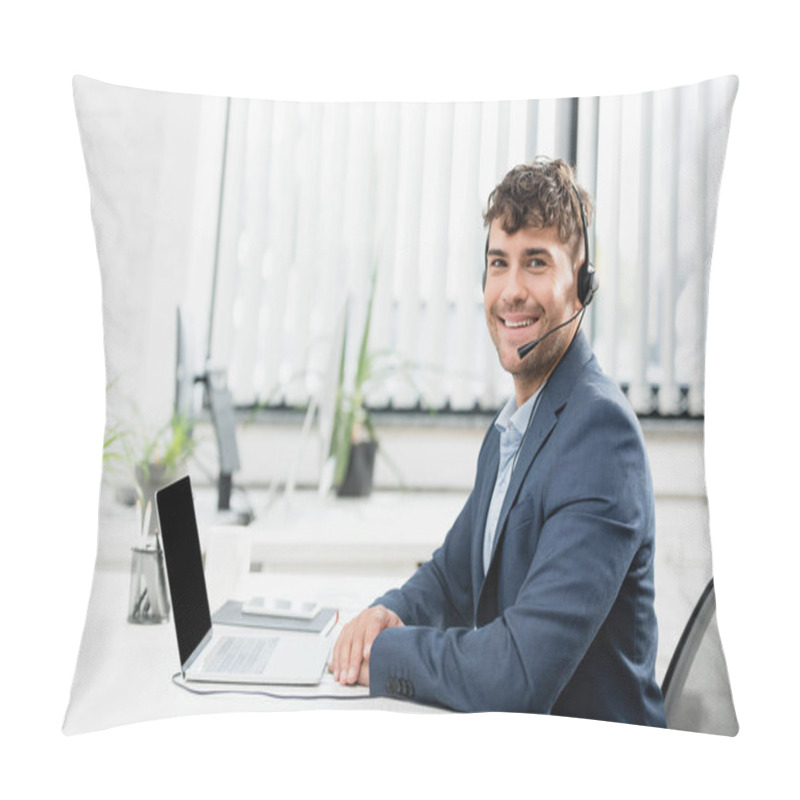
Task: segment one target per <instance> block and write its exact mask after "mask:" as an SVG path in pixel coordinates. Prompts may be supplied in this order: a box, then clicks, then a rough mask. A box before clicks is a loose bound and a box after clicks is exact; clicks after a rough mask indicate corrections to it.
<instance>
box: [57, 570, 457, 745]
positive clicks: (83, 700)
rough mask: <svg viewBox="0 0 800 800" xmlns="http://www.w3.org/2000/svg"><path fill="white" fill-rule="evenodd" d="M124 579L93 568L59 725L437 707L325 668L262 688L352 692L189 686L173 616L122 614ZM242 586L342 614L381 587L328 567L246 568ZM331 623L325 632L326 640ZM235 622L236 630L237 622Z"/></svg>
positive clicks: (74, 727)
mask: <svg viewBox="0 0 800 800" xmlns="http://www.w3.org/2000/svg"><path fill="white" fill-rule="evenodd" d="M128 581H129V574H128V573H127V572H123V571H120V570H108V569H100V570H98V571H97V572H96V573H95V580H94V584H93V587H92V597H91V601H90V604H89V612H88V614H87V620H86V628H85V631H84V636H83V640H82V642H81V649H80V653H79V656H78V667H77V670H76V679H75V683H74V684H73V690H72V697H71V703H70V711H69V714H68V720H67V724H66V725H65V727H64V730H65V732H66V733H85V732H88V731H93V730H102V729H105V728H110V727H113V726H116V725H122V724H126V723H132V722H140V721H146V720H153V719H162V718H166V717H173V716H178V715H187V714H206V713H222V712H231V711H287V710H300V709H329V710H347V709H351V710H352V709H366V708H369V709H380V710H390V709H391V710H397V711H404V712H409V713H441V712H439V711H438V710H437V709H432V708H427V707H424V706H419V705H416V704H413V703H408V702H403V701H400V700H392V699H388V698H370V697H369V696H368V690H366V689H365V688H363V687H342V686H339V685H338V684H337V683H335V682H334V680H333V676H332V675H330V674H329V673H327V672H326V673H325V676H324V678H323V681H322V683H321V684H320V685H319V686H317V687H291V686H287V687H283V686H273V687H263V690H264V691H267V692H274V693H275V694H281V693H282V694H286V695H309V696H314V695H337V696H342V697H348V698H351V699H349V700H344V701H342V700H335V699H324V698H319V699H315V700H290V699H274V698H268V697H263V696H259V695H252V694H251V695H248V694H246V693H245V692H247V689H244V690H243V692H242V693H237V694H224V695H211V696H198V695H194V694H191V693H190V692H188V691H186V690H184V689H182V688H180V687H179V686H176V685H174V684H173V682H172V679H171V676H172V675H173V674H175V673H176V672H178V671H179V669H180V663H179V659H178V646H177V642H176V638H175V630H174V626H173V622H172V620H171V619H170V621H169V622H168V623H166V624H163V625H157V626H143V625H132V624H130V623H128V622H126V614H127V599H128ZM244 586H245V592H249V593H252V594H281V595H296V596H300V597H308V598H312V599H316V600H318V601H319V602H323V603H326V604H333V605H336V606H337V607H338V608H339V609H340V617H341V620H343V621H346V619H349V618H350V617H352V616H353V615H354V614H356V613H358V611H360V610H361V608H363V607H364V605H366V604H367V603H368V602H369V601H370V600H371V599H372V598H374V597H375V596H376V595H377V594H379V593H380V592H382V591H383V590H384V589H385V588H387V585H386V580H385V579H381V578H379V577H376V576H372V577H369V576H363V575H356V576H347V575H339V576H332V575H328V576H325V579H324V581H321V580H320V576H318V575H317V576H312V575H290V574H286V573H282V574H279V575H270V574H269V573H259V574H255V573H254V574H251V575H249V576H247V578H246V580H245V583H244ZM239 599H240V598H239ZM212 610H215V606H212ZM340 625H341V621H340ZM338 628H339V626H337V628H335V629H334V630H333V631H332V632H331V634H330V635H329V638H330V640H331V644H333V642H334V641H335V637H336V635H337V633H338ZM235 630H237V631H239V632H241V630H242V629H241V628H236V629H235ZM296 635H300V634H296ZM199 688H203V687H199ZM209 688H210V687H209ZM224 688H227V689H230V688H231V687H224Z"/></svg>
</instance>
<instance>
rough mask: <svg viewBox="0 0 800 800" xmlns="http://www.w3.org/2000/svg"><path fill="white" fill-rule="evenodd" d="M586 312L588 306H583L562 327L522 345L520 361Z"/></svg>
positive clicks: (551, 329)
mask: <svg viewBox="0 0 800 800" xmlns="http://www.w3.org/2000/svg"><path fill="white" fill-rule="evenodd" d="M585 311H586V306H581V307H580V308H579V309H578V310H577V311H576V312H575V313H574V314H573V315H572V316H571V317H570V318H569V319H568V320H567V321H566V322H562V323H561V324H560V325H556V326H555V328H550V330H549V331H547V333H545V334H544V335H543V336H540V337H539V338H538V339H534V340H533V341H532V342H528V344H524V345H522V347H518V348H517V355H518V356H519V357H520V359H523V358H525V356H526V355H528V353H530V351H531V350H533V348H534V347H536V345H537V344H539V342H543V341H544V340H545V339H546V338H547V337H548V336H550V334H551V333H555V332H556V331H557V330H558V329H559V328H563V327H564V326H565V325H569V324H570V322H572V321H573V320H574V319H575V317H577V316H578V315H579V314H583V313H584V312H585ZM581 322H583V317H581Z"/></svg>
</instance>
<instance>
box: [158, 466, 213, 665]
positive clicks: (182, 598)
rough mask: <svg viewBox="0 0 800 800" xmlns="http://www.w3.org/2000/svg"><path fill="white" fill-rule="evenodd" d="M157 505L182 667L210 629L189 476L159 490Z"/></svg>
mask: <svg viewBox="0 0 800 800" xmlns="http://www.w3.org/2000/svg"><path fill="white" fill-rule="evenodd" d="M156 505H157V507H158V519H159V524H160V527H161V540H162V542H163V545H164V556H165V557H166V561H167V575H168V576H169V592H170V597H171V598H172V613H173V614H174V615H175V630H176V632H177V634H178V652H179V653H180V657H181V664H185V663H186V661H187V659H188V658H189V656H190V655H191V654H192V653H193V652H194V650H195V648H196V647H197V645H199V644H200V642H201V641H203V637H204V636H205V635H206V633H208V631H209V630H211V611H210V609H209V607H208V594H207V593H206V580H205V575H204V574H203V557H202V554H201V552H200V538H199V536H198V533H197V518H196V517H195V512H194V501H193V500H192V485H191V482H190V481H189V476H188V475H187V476H186V477H185V478H181V479H180V480H178V481H176V482H175V483H172V484H170V485H169V486H166V487H164V488H163V489H160V490H159V491H158V492H157V493H156Z"/></svg>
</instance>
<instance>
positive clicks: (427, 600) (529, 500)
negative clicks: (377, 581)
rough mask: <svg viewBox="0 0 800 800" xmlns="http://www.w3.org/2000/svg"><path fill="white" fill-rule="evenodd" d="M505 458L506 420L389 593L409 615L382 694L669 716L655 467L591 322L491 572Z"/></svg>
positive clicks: (621, 716) (557, 377) (381, 678)
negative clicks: (418, 557) (466, 489)
mask: <svg viewBox="0 0 800 800" xmlns="http://www.w3.org/2000/svg"><path fill="white" fill-rule="evenodd" d="M498 462H499V434H498V432H497V430H496V429H495V427H494V425H492V426H490V428H489V431H488V432H487V434H486V437H485V439H484V441H483V445H482V447H481V450H480V454H479V456H478V467H477V476H476V479H475V486H474V488H473V490H472V493H471V494H470V496H469V499H468V500H467V502H466V505H465V506H464V508H463V510H462V511H461V513H460V515H459V516H458V518H457V519H456V521H455V523H454V524H453V527H452V528H451V530H450V532H449V533H448V534H447V537H446V538H445V541H444V543H443V545H442V546H441V547H440V548H439V549H438V550H436V552H435V553H434V554H433V556H432V558H431V560H430V561H428V562H427V563H425V564H423V565H422V566H421V567H420V568H419V569H418V570H417V572H416V573H415V574H414V575H413V576H412V577H411V578H410V580H408V582H407V583H405V584H404V585H403V586H402V587H401V588H400V589H395V590H392V591H390V592H388V593H387V594H386V595H384V596H383V597H381V598H379V599H378V600H376V601H375V603H376V604H378V603H380V604H383V605H385V606H387V607H388V608H390V609H392V610H393V611H395V612H396V613H397V614H398V616H399V617H400V618H401V619H402V620H403V622H404V624H405V626H404V627H398V628H391V629H388V630H385V631H383V632H381V633H380V634H379V636H378V637H377V638H376V639H375V641H374V643H373V646H372V650H371V655H370V665H369V671H370V693H371V694H373V695H388V696H393V697H405V698H408V699H413V700H415V701H417V702H421V703H428V704H434V705H439V706H444V707H447V708H452V709H456V710H461V711H526V712H535V713H542V714H550V713H552V714H559V715H563V716H575V717H584V718H589V719H601V720H614V721H620V722H630V723H637V724H643V725H656V726H664V724H665V722H664V708H663V700H662V697H661V691H660V689H659V686H658V684H657V683H656V680H655V659H656V649H657V630H656V618H655V612H654V609H653V595H654V589H653V553H654V507H653V506H654V504H653V488H652V481H651V477H650V468H649V465H648V460H647V454H646V451H645V447H644V441H643V439H642V434H641V429H640V427H639V424H638V421H637V419H636V417H635V415H634V414H633V412H632V411H631V408H630V405H629V404H628V402H627V400H626V399H625V397H624V396H623V395H622V393H621V392H620V390H619V388H618V387H617V386H616V384H615V383H613V382H612V381H611V380H609V379H608V378H607V377H606V376H605V375H603V373H602V371H601V370H600V367H599V366H598V364H597V361H596V359H595V357H594V355H593V353H592V351H591V348H590V347H589V344H588V343H587V341H586V339H585V338H584V336H583V334H582V333H579V334H578V336H576V337H575V339H574V340H573V342H572V344H571V345H570V347H569V349H568V350H567V352H566V354H565V355H564V357H563V358H562V360H561V362H560V363H559V365H558V366H557V368H556V369H555V371H554V372H553V374H552V375H551V377H550V380H549V381H548V383H547V385H546V386H545V388H544V390H543V392H542V396H541V400H540V401H539V407H538V409H537V411H536V414H535V415H534V418H533V420H532V423H531V427H530V429H529V430H528V433H527V435H526V436H525V439H524V441H523V443H522V446H521V449H520V453H519V457H518V459H517V463H516V466H515V468H514V472H513V474H512V477H511V482H510V485H509V488H508V492H507V494H506V498H505V502H504V504H503V507H502V511H501V514H500V519H499V522H498V527H497V535H496V539H495V545H494V552H493V555H492V559H491V563H490V565H489V569H488V572H487V573H486V575H485V576H484V573H483V558H482V547H483V534H484V527H485V524H486V517H487V513H488V510H489V503H490V500H491V497H492V491H493V489H494V483H495V478H496V476H497V469H498Z"/></svg>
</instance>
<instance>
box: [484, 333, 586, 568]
mask: <svg viewBox="0 0 800 800" xmlns="http://www.w3.org/2000/svg"><path fill="white" fill-rule="evenodd" d="M592 358H593V354H592V350H591V347H589V344H588V342H587V341H586V338H585V336H584V335H583V333H581V332H579V333H578V335H577V336H576V337H575V339H574V340H573V342H572V344H571V345H570V347H569V349H568V350H567V352H566V353H565V354H564V358H563V359H562V360H561V362H560V363H559V365H558V366H557V367H556V369H555V370H554V371H553V374H552V375H551V376H550V380H549V381H548V382H547V386H545V387H544V389H543V391H542V396H541V399H540V400H539V407H538V408H537V409H536V413H535V414H534V417H533V419H532V420H531V425H530V428H529V429H528V432H527V433H526V435H525V438H524V439H523V441H522V445H521V447H520V452H519V457H518V458H517V463H516V466H515V467H514V472H513V473H512V474H511V481H510V482H509V485H508V491H507V492H506V496H505V499H504V500H503V506H502V508H501V509H500V518H499V519H498V521H497V534H496V535H495V539H494V544H493V546H492V559H491V562H490V564H489V571H491V567H492V563H494V556H495V553H496V552H497V547H498V545H499V543H500V540H501V538H502V537H503V534H504V532H505V524H506V519H507V518H508V513H509V511H510V510H511V508H512V507H513V506H514V503H515V502H516V501H517V495H518V494H519V490H520V489H521V488H522V484H523V481H524V480H525V477H526V476H527V474H528V472H529V470H530V469H531V467H532V465H533V462H534V460H535V459H536V456H537V455H538V453H539V451H540V450H541V449H542V447H543V446H544V443H545V442H546V441H547V439H548V437H549V436H550V434H551V433H552V431H553V428H555V426H556V423H557V422H558V415H559V414H560V413H561V411H562V409H563V408H564V406H565V405H566V404H567V398H568V397H569V393H570V391H571V390H572V387H573V385H574V383H575V380H576V377H577V374H578V372H579V371H580V370H581V369H582V368H583V366H584V365H585V364H586V363H587V362H588V361H590V360H591V359H592ZM496 449H497V448H496ZM497 461H499V455H498V456H497ZM496 474H497V472H496V471H495V475H496ZM493 489H494V481H492V485H491V487H490V489H489V500H491V496H492V491H493ZM488 503H489V501H487V504H486V511H485V512H484V516H483V519H484V521H485V520H486V513H487V512H488V507H489V505H488ZM481 540H482V537H481ZM487 575H488V572H487Z"/></svg>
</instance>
